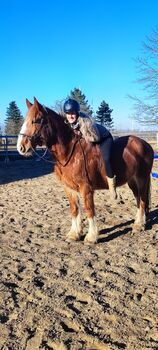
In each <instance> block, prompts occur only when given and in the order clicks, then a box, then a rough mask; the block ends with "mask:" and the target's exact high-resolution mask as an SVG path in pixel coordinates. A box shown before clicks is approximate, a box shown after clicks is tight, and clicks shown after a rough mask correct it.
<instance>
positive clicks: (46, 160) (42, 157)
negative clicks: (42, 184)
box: [31, 139, 80, 167]
mask: <svg viewBox="0 0 158 350" xmlns="http://www.w3.org/2000/svg"><path fill="white" fill-rule="evenodd" d="M78 141H80V140H79V139H76V141H75V142H74V144H73V146H72V149H71V152H70V154H69V156H68V159H67V160H66V162H65V163H64V164H62V163H61V162H60V160H59V159H57V157H56V162H54V161H52V160H48V159H46V158H44V157H45V155H46V154H47V152H48V151H49V150H48V148H46V149H45V152H44V154H43V155H42V156H40V155H39V154H38V153H37V152H36V151H35V149H34V148H33V147H31V149H32V151H33V153H34V154H35V155H36V156H37V157H38V158H39V159H41V160H44V161H45V162H47V163H52V164H56V163H59V164H60V165H61V166H63V167H65V166H66V165H67V164H68V163H69V161H70V159H71V157H72V155H73V152H74V149H75V146H76V144H77V142H78ZM49 152H50V151H49Z"/></svg>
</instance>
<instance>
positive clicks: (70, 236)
mask: <svg viewBox="0 0 158 350" xmlns="http://www.w3.org/2000/svg"><path fill="white" fill-rule="evenodd" d="M79 239H80V235H79V234H78V233H76V232H69V233H68V234H67V236H66V239H65V240H66V242H75V241H79Z"/></svg>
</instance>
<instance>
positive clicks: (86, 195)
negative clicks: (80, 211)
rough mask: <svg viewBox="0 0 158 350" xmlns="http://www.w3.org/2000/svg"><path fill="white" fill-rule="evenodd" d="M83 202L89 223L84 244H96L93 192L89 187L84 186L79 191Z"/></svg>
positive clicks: (96, 233) (96, 232)
mask: <svg viewBox="0 0 158 350" xmlns="http://www.w3.org/2000/svg"><path fill="white" fill-rule="evenodd" d="M81 194H82V196H83V200H84V207H85V210H86V214H87V217H88V221H89V230H88V233H87V235H86V237H85V239H84V242H85V243H96V242H97V239H98V228H97V224H96V217H95V209H94V191H93V190H92V189H91V187H90V186H88V185H86V186H84V187H83V188H82V189H81Z"/></svg>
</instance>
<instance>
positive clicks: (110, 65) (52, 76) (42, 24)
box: [0, 0, 158, 128]
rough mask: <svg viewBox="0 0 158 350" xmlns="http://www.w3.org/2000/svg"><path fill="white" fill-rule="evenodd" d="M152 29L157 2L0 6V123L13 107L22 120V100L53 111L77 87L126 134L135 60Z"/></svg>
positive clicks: (20, 1) (12, 1)
mask: <svg viewBox="0 0 158 350" xmlns="http://www.w3.org/2000/svg"><path fill="white" fill-rule="evenodd" d="M157 26H158V1H157V0H146V1H145V0H129V1H127V0H120V1H116V0H115V1H114V0H111V1H110V0H109V1H106V0H97V1H95V0H93V1H92V0H87V1H86V0H80V1H72V0H67V1H64V0H43V1H41V0H38V1H37V0H0V123H1V124H2V123H3V120H4V119H5V113H6V108H7V107H8V105H9V103H10V102H11V101H13V100H15V101H16V103H17V105H18V107H19V108H20V110H21V112H22V114H23V115H25V113H26V104H25V99H26V97H27V98H28V99H30V100H32V99H33V96H36V98H37V99H38V100H39V101H40V102H41V103H43V104H45V105H46V106H53V105H54V104H55V101H57V100H62V99H64V98H65V97H66V96H67V95H68V94H69V92H70V90H72V89H73V88H74V87H79V88H80V89H81V90H82V92H83V93H84V94H85V95H86V97H87V99H88V102H89V103H90V104H91V105H92V107H93V109H94V111H96V110H97V108H98V106H99V105H100V103H101V101H102V100H103V99H104V100H105V101H106V102H107V103H109V106H110V108H112V109H113V114H112V116H113V119H114V124H115V126H116V127H119V128H120V127H121V128H126V127H129V128H130V126H131V120H130V119H129V116H130V115H131V114H132V113H133V109H132V105H133V102H132V101H131V100H129V99H128V98H127V95H128V94H131V95H139V94H140V92H141V90H140V89H141V88H140V86H139V85H138V84H136V83H135V80H136V79H137V73H136V62H135V58H137V57H138V56H141V55H142V43H143V41H144V40H145V39H146V36H147V35H150V34H151V33H152V30H153V29H154V28H155V27H157Z"/></svg>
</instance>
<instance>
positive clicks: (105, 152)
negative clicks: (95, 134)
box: [100, 136, 114, 178]
mask: <svg viewBox="0 0 158 350" xmlns="http://www.w3.org/2000/svg"><path fill="white" fill-rule="evenodd" d="M112 145H113V138H112V136H110V137H108V138H106V139H105V140H103V141H102V143H101V144H100V148H101V152H102V157H103V159H104V161H105V167H106V174H107V176H108V177H111V178H112V177H113V176H114V174H113V172H112V168H111V164H110V155H111V149H112Z"/></svg>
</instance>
